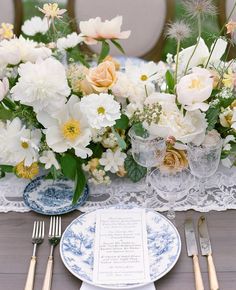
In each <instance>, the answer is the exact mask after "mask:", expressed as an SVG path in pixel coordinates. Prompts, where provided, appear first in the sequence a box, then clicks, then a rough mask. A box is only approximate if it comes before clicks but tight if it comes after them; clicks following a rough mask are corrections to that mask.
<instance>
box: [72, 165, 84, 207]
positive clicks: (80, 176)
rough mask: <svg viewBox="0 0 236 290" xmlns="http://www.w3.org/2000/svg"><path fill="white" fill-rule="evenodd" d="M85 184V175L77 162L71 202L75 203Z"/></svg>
mask: <svg viewBox="0 0 236 290" xmlns="http://www.w3.org/2000/svg"><path fill="white" fill-rule="evenodd" d="M85 185H86V177H85V175H84V172H83V169H82V166H81V164H79V163H77V169H76V174H75V188H74V196H73V201H72V203H73V204H75V203H76V202H77V201H78V199H79V198H80V196H81V194H82V193H83V191H84V188H85Z"/></svg>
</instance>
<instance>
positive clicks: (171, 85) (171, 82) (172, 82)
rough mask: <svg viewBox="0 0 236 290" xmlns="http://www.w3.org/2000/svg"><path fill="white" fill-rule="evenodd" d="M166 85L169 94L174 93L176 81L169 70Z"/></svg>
mask: <svg viewBox="0 0 236 290" xmlns="http://www.w3.org/2000/svg"><path fill="white" fill-rule="evenodd" d="M166 84H167V87H168V91H169V93H173V92H174V88H175V80H174V77H173V75H172V73H171V72H170V71H169V70H168V71H167V72H166Z"/></svg>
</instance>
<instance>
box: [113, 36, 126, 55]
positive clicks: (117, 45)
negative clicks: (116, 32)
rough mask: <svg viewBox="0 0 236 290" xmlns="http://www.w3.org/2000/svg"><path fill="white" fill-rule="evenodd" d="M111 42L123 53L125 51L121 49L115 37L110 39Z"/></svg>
mask: <svg viewBox="0 0 236 290" xmlns="http://www.w3.org/2000/svg"><path fill="white" fill-rule="evenodd" d="M111 42H112V43H113V44H114V45H115V47H116V48H117V49H118V50H119V51H121V52H122V53H123V54H125V51H124V49H123V47H122V46H121V45H120V44H119V42H118V41H116V40H115V39H111Z"/></svg>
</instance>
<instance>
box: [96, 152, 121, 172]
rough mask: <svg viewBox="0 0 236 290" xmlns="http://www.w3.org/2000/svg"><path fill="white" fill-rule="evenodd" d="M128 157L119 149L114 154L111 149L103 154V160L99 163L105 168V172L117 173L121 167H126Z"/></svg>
mask: <svg viewBox="0 0 236 290" xmlns="http://www.w3.org/2000/svg"><path fill="white" fill-rule="evenodd" d="M126 156H127V155H126V154H125V153H123V152H121V150H120V149H119V148H118V149H116V151H114V152H113V151H112V150H111V149H107V151H106V152H104V153H103V154H102V158H101V159H99V163H100V164H101V165H102V166H104V170H105V171H110V172H112V173H116V172H118V171H119V167H121V166H123V165H124V162H125V158H126Z"/></svg>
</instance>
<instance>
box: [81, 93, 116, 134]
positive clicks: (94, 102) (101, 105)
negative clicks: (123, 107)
mask: <svg viewBox="0 0 236 290" xmlns="http://www.w3.org/2000/svg"><path fill="white" fill-rule="evenodd" d="M80 107H81V110H82V112H83V113H84V114H85V115H86V117H87V119H88V122H89V125H90V126H91V127H92V128H93V129H101V128H104V127H111V126H113V125H115V122H116V120H117V119H119V118H120V116H121V112H120V104H119V103H118V102H117V101H115V100H114V97H113V96H112V95H109V94H99V95H97V94H91V95H88V96H85V97H83V98H82V99H81V103H80Z"/></svg>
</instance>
